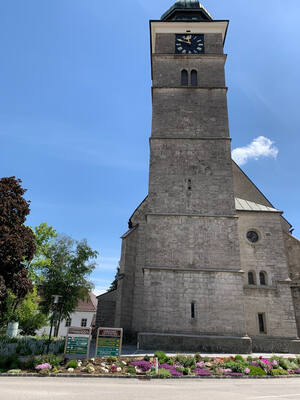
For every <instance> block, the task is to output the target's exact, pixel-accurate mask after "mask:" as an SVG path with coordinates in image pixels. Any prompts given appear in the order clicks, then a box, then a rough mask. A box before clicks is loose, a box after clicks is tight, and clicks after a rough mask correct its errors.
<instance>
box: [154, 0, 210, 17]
mask: <svg viewBox="0 0 300 400" xmlns="http://www.w3.org/2000/svg"><path fill="white" fill-rule="evenodd" d="M161 20H162V21H212V20H213V18H212V16H211V15H210V14H209V12H208V11H207V10H206V8H205V7H204V6H203V5H202V4H201V3H200V2H199V1H198V0H178V1H176V3H175V4H173V5H172V6H171V7H170V8H169V9H168V10H167V11H166V12H165V13H164V14H163V15H162V16H161Z"/></svg>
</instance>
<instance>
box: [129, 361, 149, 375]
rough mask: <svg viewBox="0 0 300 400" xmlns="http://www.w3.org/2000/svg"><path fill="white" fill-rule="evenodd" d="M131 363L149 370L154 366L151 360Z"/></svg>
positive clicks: (141, 368) (143, 369)
mask: <svg viewBox="0 0 300 400" xmlns="http://www.w3.org/2000/svg"><path fill="white" fill-rule="evenodd" d="M130 365H133V366H134V367H138V368H139V369H140V370H141V371H143V372H147V371H149V370H150V369H151V368H152V364H151V362H149V361H144V360H141V361H133V362H131V363H130Z"/></svg>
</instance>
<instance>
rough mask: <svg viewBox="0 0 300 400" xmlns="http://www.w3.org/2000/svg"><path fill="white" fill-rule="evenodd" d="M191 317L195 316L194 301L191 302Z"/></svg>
mask: <svg viewBox="0 0 300 400" xmlns="http://www.w3.org/2000/svg"><path fill="white" fill-rule="evenodd" d="M191 318H195V303H191Z"/></svg>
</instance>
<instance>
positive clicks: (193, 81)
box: [191, 69, 198, 86]
mask: <svg viewBox="0 0 300 400" xmlns="http://www.w3.org/2000/svg"><path fill="white" fill-rule="evenodd" d="M191 85H192V86H198V78H197V71H196V70H195V69H192V71H191Z"/></svg>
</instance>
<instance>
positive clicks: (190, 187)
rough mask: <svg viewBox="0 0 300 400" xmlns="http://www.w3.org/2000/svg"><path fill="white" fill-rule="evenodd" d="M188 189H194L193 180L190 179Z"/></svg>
mask: <svg viewBox="0 0 300 400" xmlns="http://www.w3.org/2000/svg"><path fill="white" fill-rule="evenodd" d="M188 190H192V181H191V179H188Z"/></svg>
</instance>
